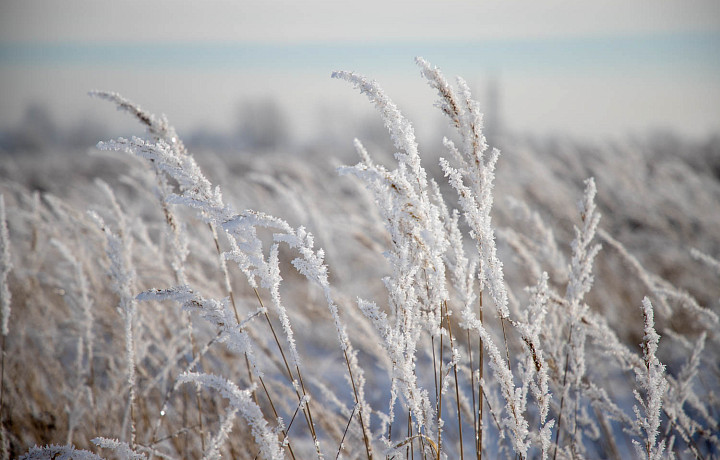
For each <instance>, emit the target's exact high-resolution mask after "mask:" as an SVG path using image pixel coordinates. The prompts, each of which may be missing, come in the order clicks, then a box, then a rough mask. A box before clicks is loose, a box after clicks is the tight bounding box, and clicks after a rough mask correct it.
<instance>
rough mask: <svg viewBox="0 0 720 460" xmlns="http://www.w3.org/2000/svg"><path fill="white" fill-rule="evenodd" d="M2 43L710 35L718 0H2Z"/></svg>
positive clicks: (719, 16) (718, 20)
mask: <svg viewBox="0 0 720 460" xmlns="http://www.w3.org/2000/svg"><path fill="white" fill-rule="evenodd" d="M0 5H2V6H0V8H1V9H0V12H1V13H2V14H0V40H3V41H16V40H17V41H37V40H60V41H85V40H104V41H139V42H144V41H155V40H163V41H168V40H180V41H196V40H211V41H238V40H239V41H247V40H249V41H261V42H267V41H272V42H278V41H279V42H284V41H299V40H303V41H308V40H309V41H333V40H350V41H368V40H381V41H383V40H418V39H422V40H425V39H427V40H476V39H481V38H518V37H519V38H536V37H547V36H563V37H569V36H574V35H576V36H596V35H617V34H644V33H662V32H688V31H709V30H712V31H718V30H719V29H720V2H718V1H716V0H682V1H657V0H652V1H650V0H633V1H627V0H602V1H578V0H574V1H568V0H543V1H536V0H469V1H467V0H434V1H427V0H412V1H402V0H397V1H392V0H366V1H355V2H351V1H338V0H332V1H323V0H303V1H297V0H265V1H242V0H236V1H217V0H196V1H188V0H149V1H148V0H143V1H135V0H132V1H131V0H114V1H100V0H62V1H47V0H12V1H8V0H2V1H1V2H0Z"/></svg>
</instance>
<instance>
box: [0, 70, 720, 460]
mask: <svg viewBox="0 0 720 460" xmlns="http://www.w3.org/2000/svg"><path fill="white" fill-rule="evenodd" d="M419 65H420V68H421V69H422V70H423V74H424V78H425V79H426V80H427V82H428V83H429V84H430V86H431V88H427V91H430V92H431V93H436V99H437V106H438V110H439V111H441V112H442V113H443V114H444V115H445V117H446V121H447V123H446V124H445V126H444V127H443V128H442V131H443V134H444V135H445V136H447V139H446V140H445V141H444V149H445V150H444V151H442V152H439V151H438V153H435V152H434V151H433V150H434V149H428V150H429V151H428V150H424V146H423V145H422V144H420V145H418V144H417V142H416V140H415V135H414V131H413V128H412V125H411V124H410V122H409V121H408V119H407V118H405V117H404V116H403V115H402V114H401V113H400V111H399V110H398V109H397V107H396V106H395V105H394V104H393V103H392V102H391V100H390V98H389V97H388V96H387V95H385V93H384V92H383V91H382V90H381V89H380V87H379V86H378V84H377V83H374V82H372V81H370V80H367V79H364V78H362V77H360V76H358V75H356V74H351V73H339V74H336V75H335V76H336V78H338V79H340V80H347V81H348V82H349V84H347V83H346V85H347V88H346V89H347V91H348V92H352V91H353V89H352V86H354V87H355V88H356V89H360V92H361V93H363V94H362V95H360V94H356V96H357V97H358V98H368V99H369V100H370V102H371V104H372V105H374V106H375V108H376V109H377V111H378V115H377V116H378V117H379V118H380V119H381V120H382V121H383V123H384V124H385V126H386V127H387V131H388V133H387V134H384V135H382V136H379V137H377V138H370V139H359V140H358V141H356V142H355V148H356V150H357V155H358V156H356V157H355V158H351V157H348V156H347V155H344V156H343V155H340V154H338V153H337V152H345V151H347V145H351V144H352V139H347V145H345V146H342V145H337V146H327V145H326V146H325V147H324V149H320V148H316V149H307V150H302V151H300V150H298V151H295V152H292V149H290V150H291V153H290V154H289V153H288V152H287V151H273V150H268V149H265V150H263V151H256V152H251V151H248V152H246V153H234V154H227V153H217V152H215V153H214V152H212V151H210V150H208V149H205V150H203V151H197V152H194V151H190V150H188V149H187V148H186V147H185V145H184V144H183V142H182V138H183V136H182V133H178V132H176V131H175V129H174V128H173V127H172V125H171V124H169V123H168V121H167V120H166V119H164V118H162V117H157V116H155V115H152V114H150V113H148V112H145V111H143V110H142V109H141V108H139V106H136V105H134V104H133V103H131V102H129V101H127V100H125V99H123V98H121V97H120V96H118V95H114V94H107V93H103V94H96V95H95V96H96V98H97V99H99V100H98V101H96V102H97V103H98V104H105V105H106V108H107V110H113V107H112V106H113V105H115V106H117V107H119V108H120V109H121V110H122V111H123V112H125V113H124V114H122V115H125V116H129V117H130V118H134V119H135V120H136V121H137V122H138V128H137V130H136V134H137V136H138V137H133V138H130V139H124V138H116V139H114V140H106V141H104V142H102V143H100V144H99V145H98V148H96V149H91V150H89V151H87V150H85V151H76V152H66V153H63V154H60V153H59V152H50V153H46V154H36V155H34V156H33V155H30V154H26V155H12V154H5V155H4V156H3V159H2V162H1V164H2V166H0V177H1V178H2V181H1V182H0V193H2V199H3V201H2V204H3V205H2V208H1V210H2V218H3V220H4V221H5V222H6V228H7V231H3V233H2V239H1V241H0V243H1V246H0V247H1V248H2V253H1V254H2V258H1V259H0V261H1V262H2V264H1V265H0V268H1V269H2V271H0V281H1V282H2V288H3V294H2V295H3V297H2V302H3V303H2V306H3V309H2V313H3V316H2V319H3V346H4V349H5V355H4V361H3V373H4V379H3V401H4V405H3V411H4V412H3V418H4V428H3V443H4V444H3V448H4V449H5V452H6V453H9V455H10V457H17V456H19V455H22V454H24V453H28V455H29V458H38V457H43V456H52V455H56V454H68V455H72V456H73V458H97V457H96V455H101V456H103V457H105V456H108V455H109V456H113V455H115V456H117V457H120V458H145V457H161V458H200V457H201V456H206V457H208V458H215V457H217V456H223V457H232V458H248V459H253V458H315V457H321V456H322V457H324V458H335V457H338V456H339V457H342V458H367V457H370V456H372V457H373V458H382V457H385V458H461V457H467V458H470V457H478V458H479V457H480V456H483V457H485V458H550V457H552V458H577V457H581V458H629V457H636V458H671V457H673V456H675V457H678V458H715V457H717V456H718V453H719V452H720V441H719V440H718V429H719V428H718V422H717V420H718V413H719V411H720V402H719V401H718V398H717V395H718V391H720V386H719V385H718V381H719V379H718V375H720V368H719V367H718V363H719V362H720V355H719V351H720V333H719V331H720V327H719V325H718V309H719V305H718V302H719V299H718V297H720V289H719V288H718V286H720V282H719V279H720V264H719V263H718V261H717V257H718V254H720V240H718V237H717V236H718V235H720V212H718V211H719V209H720V208H719V207H718V203H720V140H718V139H719V138H718V137H713V138H710V139H709V140H706V141H702V142H699V141H683V140H680V139H679V138H675V137H673V136H671V135H657V136H653V137H648V138H644V139H635V140H628V141H626V142H614V143H610V142H596V143H590V142H588V143H582V142H577V141H570V140H562V139H557V140H548V139H546V140H537V139H536V138H524V139H523V138H519V137H508V138H506V139H504V141H503V143H504V147H503V151H502V152H499V151H497V150H494V149H493V148H492V146H490V147H488V146H487V144H486V139H485V137H484V135H483V133H482V130H481V127H482V117H481V114H480V113H479V110H478V107H477V104H476V103H475V102H474V101H473V99H472V97H471V95H470V93H469V90H468V88H467V87H465V86H463V83H462V82H461V81H459V82H457V83H456V82H454V81H453V82H452V84H450V83H448V82H447V81H446V80H445V79H444V77H443V76H442V74H440V73H439V71H438V70H437V69H435V68H434V67H432V66H431V65H429V64H426V63H424V62H423V61H420V62H419ZM356 92H357V91H356ZM108 102H109V103H108ZM407 115H408V116H410V117H411V116H412V114H407ZM388 139H391V140H392V142H393V143H394V147H392V146H390V148H387V147H388V145H390V143H389V142H388ZM362 142H365V143H366V144H367V145H368V146H369V147H368V149H367V150H366V149H365V147H364V146H363V144H362ZM380 146H385V148H381V147H380ZM394 151H396V152H397V153H395V154H394V155H393V152H394ZM341 157H342V158H341ZM441 158H444V159H441ZM343 164H347V165H350V166H342V165H343ZM321 248H322V249H321ZM6 288H7V289H8V290H9V293H7V292H6V291H5V289H6ZM35 445H36V446H40V447H36V448H33V446H35ZM51 445H52V446H51ZM42 446H49V447H45V448H44V449H43V448H42ZM113 451H114V453H113Z"/></svg>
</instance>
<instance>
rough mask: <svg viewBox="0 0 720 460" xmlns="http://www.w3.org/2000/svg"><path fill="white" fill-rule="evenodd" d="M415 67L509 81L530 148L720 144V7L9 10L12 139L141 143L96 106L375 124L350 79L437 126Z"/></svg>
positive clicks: (3, 66)
mask: <svg viewBox="0 0 720 460" xmlns="http://www.w3.org/2000/svg"><path fill="white" fill-rule="evenodd" d="M329 45H333V46H329ZM416 55H423V56H424V57H426V58H428V59H430V60H431V61H432V62H433V63H435V64H438V65H440V66H441V67H442V68H443V70H444V72H445V73H446V74H447V76H448V77H453V76H455V75H458V74H461V75H462V76H463V77H464V78H465V79H466V80H468V81H469V82H470V84H471V86H472V87H473V89H474V90H475V91H476V94H477V95H478V99H480V100H481V103H482V99H483V97H484V88H485V84H486V83H487V82H488V81H490V80H494V81H496V83H497V87H498V89H499V92H500V109H501V113H502V118H503V123H504V125H505V126H506V127H507V128H508V129H509V130H512V131H515V132H530V133H534V134H549V133H566V134H569V135H572V136H592V137H596V138H597V137H603V136H623V135H626V134H630V133H642V132H645V131H648V130H652V129H656V128H667V127H671V128H672V129H674V130H676V131H677V132H679V133H680V134H686V135H691V136H705V135H708V134H709V133H713V132H715V133H717V132H720V1H717V0H685V1H657V0H654V1H647V0H635V1H619V0H604V1H592V2H585V1H561V0H546V1H524V0H523V1H519V0H505V1H501V0H473V1H460V0H436V1H432V2H430V1H417V0H415V1H409V2H406V1H390V0H380V1H379V0H371V1H363V2H348V1H340V0H335V1H319V0H309V1H286V0H283V1H272V0H266V1H261V2H260V1H252V2H250V1H217V0H212V1H209V0H202V1H200V0H199V1H187V0H172V1H165V0H162V1H159V0H146V1H134V0H133V1H129V0H114V1H100V0H62V1H47V0H13V1H7V0H0V128H1V127H3V126H7V125H12V124H13V123H18V122H19V120H20V119H21V118H22V115H23V113H24V111H25V108H26V107H27V105H28V104H31V103H42V104H45V105H46V106H47V107H48V108H49V110H50V111H51V113H52V114H54V115H55V116H56V117H57V118H58V119H59V120H61V121H63V122H66V123H71V122H74V121H77V120H78V119H82V118H94V117H100V118H102V119H104V120H107V121H108V122H109V123H112V124H114V123H121V124H120V125H118V126H127V125H122V123H126V120H125V119H124V117H122V116H120V115H118V114H115V113H113V112H112V111H111V110H108V108H107V107H106V106H104V105H103V104H101V103H99V102H98V101H93V100H90V99H88V98H87V97H86V96H85V93H86V92H87V91H88V90H91V89H104V90H115V91H119V92H121V93H123V94H124V95H125V96H127V97H129V98H131V99H133V100H136V101H137V102H139V103H141V104H142V105H143V106H144V107H146V108H148V109H149V110H151V111H154V112H164V113H166V114H167V115H168V116H169V117H170V119H171V121H173V122H174V123H175V124H176V125H177V126H178V128H179V129H180V130H181V131H182V130H183V129H186V130H189V129H191V128H193V127H195V126H198V125H203V126H210V127H216V128H217V129H230V128H231V127H232V125H233V123H234V120H235V118H234V117H235V115H236V112H237V108H238V104H239V102H240V101H242V100H252V99H257V98H263V97H270V98H274V99H276V100H277V101H278V102H279V103H280V105H281V107H282V108H283V109H284V110H285V111H286V112H287V113H288V114H289V115H290V118H291V119H292V120H293V125H294V126H293V129H295V130H297V131H299V132H301V133H304V134H306V135H307V133H309V132H310V131H313V130H315V131H317V130H318V129H319V128H321V127H320V126H318V122H317V113H318V112H319V111H321V110H325V111H326V112H327V111H330V112H332V111H338V112H339V111H342V112H345V113H347V114H348V116H349V118H351V119H352V118H353V117H355V118H358V119H359V118H362V117H366V116H371V115H372V108H371V107H370V106H369V104H368V103H367V101H365V100H364V98H363V97H361V96H360V95H359V94H357V93H356V92H355V91H354V90H353V89H352V88H350V87H349V86H348V85H346V84H344V83H342V82H338V81H334V80H331V79H330V78H329V75H330V72H331V71H333V70H338V69H342V70H353V71H358V72H360V73H365V74H368V75H369V76H371V77H373V78H376V79H377V80H378V81H379V82H380V83H381V84H382V85H383V87H384V88H385V89H386V91H387V93H388V94H389V95H390V97H392V98H393V99H394V100H395V101H396V102H397V103H398V105H399V106H400V108H401V110H404V111H405V113H406V115H407V116H408V118H410V119H411V120H412V121H414V122H416V124H418V125H419V126H420V127H422V125H423V123H426V124H427V123H431V122H433V123H434V121H432V120H434V119H432V120H431V119H430V118H428V117H429V116H428V112H430V111H432V110H435V109H433V108H432V103H433V100H434V94H433V93H432V91H430V90H429V89H428V88H427V86H426V85H425V83H424V82H423V81H422V80H421V79H420V78H419V77H418V75H419V72H418V71H417V68H416V67H415V66H414V64H413V58H414V57H415V56H416ZM349 141H350V140H349Z"/></svg>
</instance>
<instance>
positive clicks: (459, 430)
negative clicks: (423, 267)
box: [445, 302, 465, 459]
mask: <svg viewBox="0 0 720 460" xmlns="http://www.w3.org/2000/svg"><path fill="white" fill-rule="evenodd" d="M445 318H446V319H445V321H447V326H448V335H449V337H450V350H453V351H454V350H455V343H454V340H453V335H452V325H451V324H450V315H449V314H448V307H447V302H445ZM453 373H454V374H455V403H456V404H457V415H458V435H459V436H460V458H461V459H464V458H465V453H464V449H463V435H462V415H461V414H460V388H459V384H458V374H457V363H454V364H453Z"/></svg>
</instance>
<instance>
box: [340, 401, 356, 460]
mask: <svg viewBox="0 0 720 460" xmlns="http://www.w3.org/2000/svg"><path fill="white" fill-rule="evenodd" d="M355 409H357V404H356V405H355V406H353V410H352V412H351V413H350V418H349V419H348V422H347V425H345V431H343V435H342V439H340V445H339V446H338V451H337V455H335V460H337V459H338V458H340V451H341V450H342V447H343V443H344V442H345V436H346V435H347V432H348V429H349V428H350V422H352V419H353V417H354V416H355Z"/></svg>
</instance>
